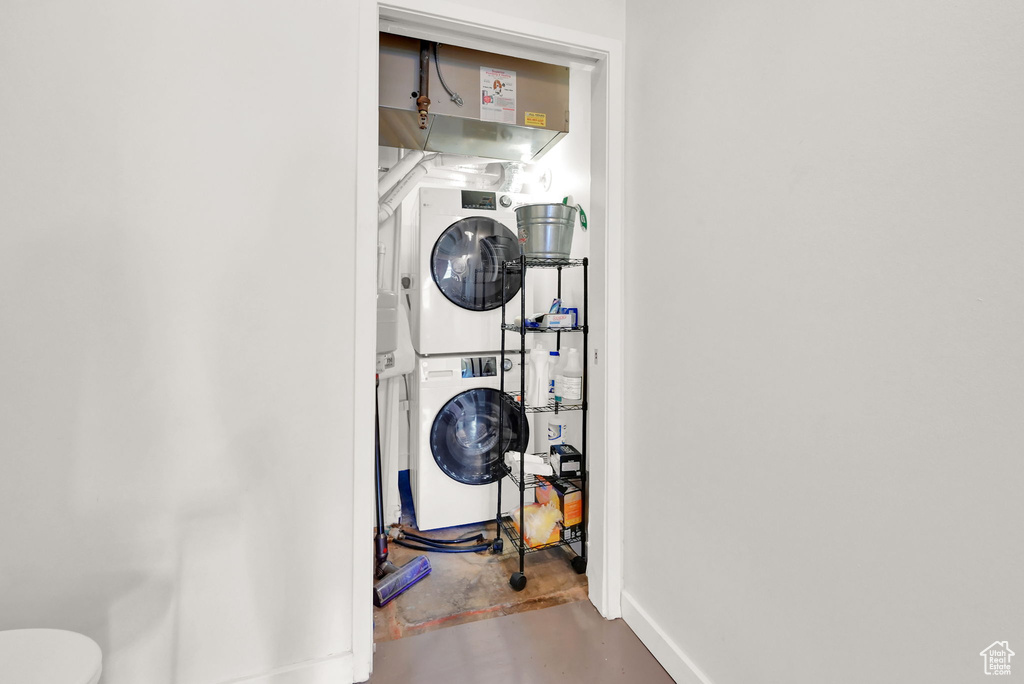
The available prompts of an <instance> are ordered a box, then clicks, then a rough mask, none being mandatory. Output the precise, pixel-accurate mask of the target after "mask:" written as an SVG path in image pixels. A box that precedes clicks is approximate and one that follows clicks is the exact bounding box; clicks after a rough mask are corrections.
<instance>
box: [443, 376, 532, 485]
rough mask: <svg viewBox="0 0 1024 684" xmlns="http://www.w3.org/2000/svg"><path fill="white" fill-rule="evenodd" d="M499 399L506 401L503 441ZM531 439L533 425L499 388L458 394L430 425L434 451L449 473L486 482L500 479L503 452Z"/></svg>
mask: <svg viewBox="0 0 1024 684" xmlns="http://www.w3.org/2000/svg"><path fill="white" fill-rule="evenodd" d="M499 402H504V405H505V407H504V422H505V430H504V432H503V434H502V437H503V439H502V443H501V444H498V421H499V420H500V418H499V412H500V411H501V404H500V403H499ZM529 439H530V431H529V428H528V427H527V426H526V425H524V424H523V423H522V421H521V420H520V416H519V409H518V408H517V407H516V405H515V403H514V402H513V401H512V400H511V399H509V398H508V397H506V396H505V395H503V394H502V393H501V392H499V391H498V390H496V389H491V388H489V387H481V388H477V389H471V390H467V391H465V392H462V393H461V394H457V395H455V396H454V397H452V398H451V399H450V400H449V401H448V403H447V404H445V405H444V406H442V407H441V410H440V411H438V412H437V417H436V418H434V424H433V425H432V426H431V428H430V451H431V452H432V453H433V454H434V460H435V461H437V465H438V466H439V467H440V468H441V470H442V471H444V473H445V474H446V475H448V477H450V478H452V479H453V480H456V481H458V482H462V483H463V484H470V485H482V484H490V483H492V482H497V481H498V480H499V479H500V478H501V459H502V456H503V454H504V453H505V452H506V451H518V450H519V449H520V444H529Z"/></svg>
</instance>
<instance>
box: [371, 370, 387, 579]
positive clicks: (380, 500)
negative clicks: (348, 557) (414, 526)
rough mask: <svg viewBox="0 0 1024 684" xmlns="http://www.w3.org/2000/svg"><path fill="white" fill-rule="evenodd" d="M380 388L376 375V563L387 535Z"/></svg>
mask: <svg viewBox="0 0 1024 684" xmlns="http://www.w3.org/2000/svg"><path fill="white" fill-rule="evenodd" d="M379 390H380V376H379V375H378V376H377V377H376V387H375V388H374V391H373V426H374V431H373V442H374V451H375V452H376V453H375V454H374V461H375V468H374V479H375V481H376V482H375V485H376V494H377V536H376V537H374V539H373V544H374V549H373V551H374V554H376V557H377V564H378V565H380V564H382V563H385V562H386V561H387V559H388V535H387V532H385V531H384V490H383V482H382V480H383V478H382V477H381V466H380V408H379V404H378V399H379V397H378V394H379Z"/></svg>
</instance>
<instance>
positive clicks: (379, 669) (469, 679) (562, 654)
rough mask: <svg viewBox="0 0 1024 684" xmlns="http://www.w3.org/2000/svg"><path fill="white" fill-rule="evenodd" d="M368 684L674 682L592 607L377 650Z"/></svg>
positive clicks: (585, 604) (620, 625)
mask: <svg viewBox="0 0 1024 684" xmlns="http://www.w3.org/2000/svg"><path fill="white" fill-rule="evenodd" d="M373 662H374V666H373V667H374V671H373V676H372V677H370V684H442V683H443V684H449V683H450V682H458V683H459V684H496V683H500V684H548V683H550V684H555V683H556V682H557V683H559V684H565V683H566V682H587V684H606V683H611V682H614V683H616V684H619V683H622V684H625V683H629V684H633V683H635V682H643V684H670V683H671V682H672V681H673V680H672V678H671V677H669V675H668V673H667V672H665V670H664V669H662V667H661V665H659V664H658V661H657V660H655V659H654V656H652V655H651V654H650V652H649V651H648V650H647V649H646V648H645V647H644V645H643V644H642V643H641V642H640V640H639V639H638V638H637V637H636V635H635V634H633V632H632V630H630V629H629V627H628V626H627V625H626V623H625V622H623V621H622V620H610V621H609V620H605V619H604V618H602V617H601V615H600V614H599V613H598V612H597V610H596V609H595V608H594V606H593V605H592V604H591V603H590V602H589V601H579V602H576V603H569V604H565V605H560V606H554V607H551V608H547V609H545V610H538V611H532V612H528V613H520V614H518V615H509V616H505V617H501V618H498V619H497V620H488V621H487V622H483V623H480V624H474V625H460V626H458V627H453V628H452V629H443V630H439V631H436V632H430V633H428V634H420V635H418V636H414V637H410V638H408V639H402V640H400V641H388V642H385V643H380V644H378V645H377V651H376V654H375V655H374V659H373Z"/></svg>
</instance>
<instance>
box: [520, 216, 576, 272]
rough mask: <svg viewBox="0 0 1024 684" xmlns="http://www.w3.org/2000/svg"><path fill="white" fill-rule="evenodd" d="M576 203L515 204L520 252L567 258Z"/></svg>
mask: <svg viewBox="0 0 1024 684" xmlns="http://www.w3.org/2000/svg"><path fill="white" fill-rule="evenodd" d="M575 224H576V207H570V206H567V205H565V204H526V205H524V206H521V207H517V208H516V227H517V228H518V229H519V244H521V245H522V246H523V254H525V255H526V256H530V257H535V258H541V259H568V258H569V252H570V250H571V249H572V233H573V228H574V226H575Z"/></svg>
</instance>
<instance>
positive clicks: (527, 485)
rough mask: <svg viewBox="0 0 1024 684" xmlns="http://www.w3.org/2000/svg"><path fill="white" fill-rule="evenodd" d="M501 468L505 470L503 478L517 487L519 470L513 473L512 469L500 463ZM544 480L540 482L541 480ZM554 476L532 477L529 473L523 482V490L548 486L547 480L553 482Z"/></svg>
mask: <svg viewBox="0 0 1024 684" xmlns="http://www.w3.org/2000/svg"><path fill="white" fill-rule="evenodd" d="M501 467H502V468H503V469H504V470H505V476H506V477H508V478H509V479H510V480H512V482H514V483H515V485H516V487H518V486H519V470H518V469H515V471H514V472H513V469H512V468H509V467H508V464H506V463H502V464H501ZM542 477H543V478H546V479H544V480H542V479H541V478H542ZM554 479H555V476H554V475H533V474H531V473H527V474H526V479H525V480H524V481H523V489H536V488H537V487H543V486H544V485H546V484H549V482H548V480H554Z"/></svg>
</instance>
